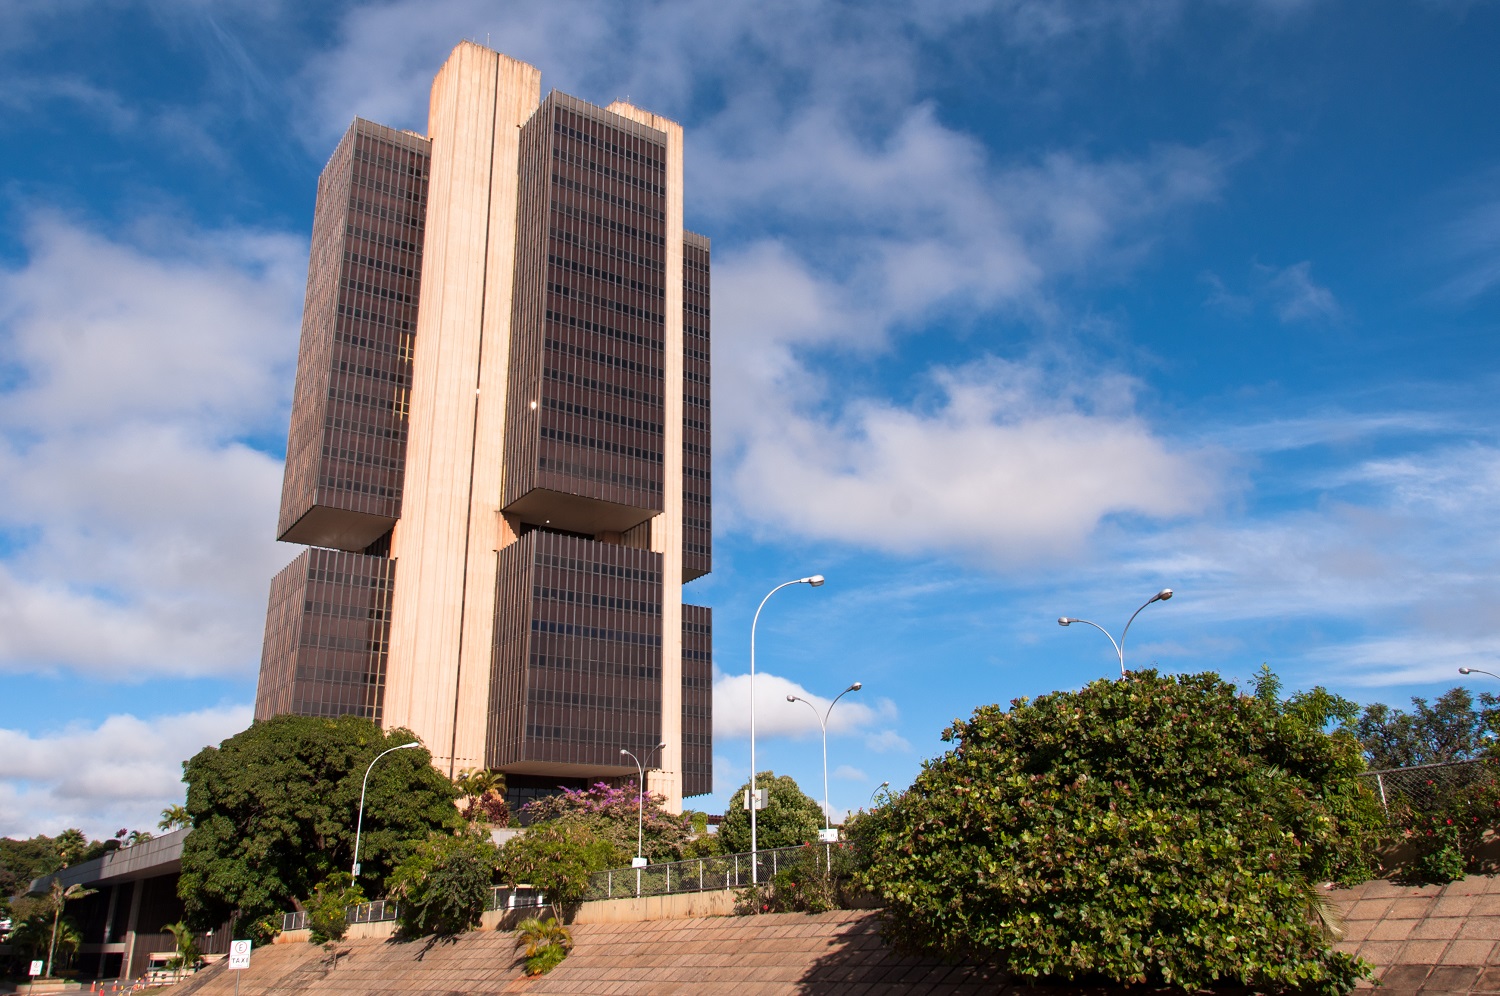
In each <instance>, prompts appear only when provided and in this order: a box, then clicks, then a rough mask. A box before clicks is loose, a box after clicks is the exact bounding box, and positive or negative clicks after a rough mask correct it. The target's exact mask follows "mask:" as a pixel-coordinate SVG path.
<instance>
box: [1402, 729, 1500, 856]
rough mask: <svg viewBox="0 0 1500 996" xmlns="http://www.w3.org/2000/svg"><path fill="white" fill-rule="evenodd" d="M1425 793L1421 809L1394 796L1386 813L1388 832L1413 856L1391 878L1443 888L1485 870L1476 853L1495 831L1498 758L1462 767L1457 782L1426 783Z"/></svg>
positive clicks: (1499, 811)
mask: <svg viewBox="0 0 1500 996" xmlns="http://www.w3.org/2000/svg"><path fill="white" fill-rule="evenodd" d="M1425 789H1426V792H1425V793H1422V795H1423V801H1422V802H1421V803H1417V802H1414V801H1413V800H1412V799H1411V798H1409V797H1407V796H1398V797H1397V798H1396V799H1395V800H1394V801H1393V803H1392V805H1391V807H1390V820H1391V824H1392V826H1393V827H1394V828H1395V829H1396V831H1397V832H1398V833H1399V835H1400V839H1401V840H1402V841H1404V842H1406V843H1407V844H1410V845H1412V846H1413V848H1414V850H1415V854H1414V855H1413V857H1412V858H1411V859H1410V860H1409V861H1407V862H1406V863H1405V864H1404V865H1402V866H1401V867H1399V868H1398V869H1396V876H1397V877H1398V878H1400V879H1402V880H1404V881H1410V882H1431V883H1434V884H1442V883H1445V882H1452V881H1455V880H1457V879H1460V878H1463V876H1464V873H1465V872H1466V871H1476V872H1477V871H1484V870H1486V869H1484V868H1483V867H1481V863H1480V859H1479V848H1480V845H1481V844H1482V843H1483V842H1484V839H1485V836H1486V834H1488V833H1490V832H1491V831H1494V830H1496V829H1497V828H1500V758H1494V757H1488V758H1485V759H1483V760H1480V761H1477V762H1475V764H1474V765H1473V766H1472V767H1468V766H1466V767H1465V769H1464V777H1462V778H1461V780H1458V781H1449V782H1442V783H1439V782H1438V781H1437V780H1436V779H1430V780H1428V782H1427V784H1426V786H1425Z"/></svg>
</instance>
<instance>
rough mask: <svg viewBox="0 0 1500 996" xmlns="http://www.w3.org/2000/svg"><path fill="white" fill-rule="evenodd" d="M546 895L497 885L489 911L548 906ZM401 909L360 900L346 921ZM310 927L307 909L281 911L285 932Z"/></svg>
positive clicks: (387, 916)
mask: <svg viewBox="0 0 1500 996" xmlns="http://www.w3.org/2000/svg"><path fill="white" fill-rule="evenodd" d="M546 904H547V900H546V897H545V896H543V895H542V894H541V893H540V892H538V891H537V890H536V889H534V888H532V887H531V886H529V885H518V886H516V887H515V888H514V889H512V888H510V887H508V886H503V885H497V886H495V887H493V888H492V889H490V898H489V900H488V901H487V902H486V903H485V904H484V908H485V911H486V912H489V911H490V910H520V909H530V908H532V907H535V906H545V905H546ZM400 914H401V910H400V907H398V906H397V905H396V903H395V901H394V900H391V899H377V900H375V901H374V902H373V903H360V904H359V905H358V906H351V907H349V908H348V909H347V910H346V911H345V912H344V922H345V923H384V922H385V921H387V920H394V919H396V918H397V917H398V916H400ZM306 926H307V911H306V910H296V911H295V912H292V913H283V914H281V929H282V932H283V933H284V932H286V931H288V930H302V929H304V928H305V927H306Z"/></svg>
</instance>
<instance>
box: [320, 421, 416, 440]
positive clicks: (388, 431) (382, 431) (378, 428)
mask: <svg viewBox="0 0 1500 996" xmlns="http://www.w3.org/2000/svg"><path fill="white" fill-rule="evenodd" d="M323 425H324V426H325V427H327V428H329V429H337V430H339V431H340V432H353V433H357V434H359V435H361V436H378V437H380V438H381V439H394V440H396V441H397V442H405V441H406V430H405V429H403V428H399V427H397V428H392V427H391V426H384V425H372V424H370V423H369V422H356V421H355V420H354V419H352V418H334V417H333V416H332V415H330V416H328V417H327V418H325V419H324V420H323Z"/></svg>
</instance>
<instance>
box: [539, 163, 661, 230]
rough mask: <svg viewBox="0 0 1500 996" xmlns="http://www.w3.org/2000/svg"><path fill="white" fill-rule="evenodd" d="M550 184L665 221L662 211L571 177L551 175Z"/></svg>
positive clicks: (633, 212)
mask: <svg viewBox="0 0 1500 996" xmlns="http://www.w3.org/2000/svg"><path fill="white" fill-rule="evenodd" d="M552 183H553V185H555V186H558V187H562V188H563V189H564V190H571V191H573V192H574V193H579V194H582V195H583V196H585V197H592V198H594V199H595V200H599V201H603V202H604V203H606V204H613V205H614V206H615V207H617V208H623V209H625V210H626V211H629V212H631V213H632V214H639V215H642V216H644V217H647V218H652V219H654V220H656V221H666V220H667V216H666V213H665V212H663V211H658V210H656V209H655V208H653V207H650V206H648V205H645V204H640V203H637V202H636V201H633V200H631V199H630V198H628V197H618V196H616V195H614V194H612V193H610V192H609V191H607V190H600V189H599V188H598V187H594V186H591V185H589V184H587V183H583V182H581V181H579V180H575V179H573V178H572V177H568V176H563V175H562V174H561V173H553V174H552Z"/></svg>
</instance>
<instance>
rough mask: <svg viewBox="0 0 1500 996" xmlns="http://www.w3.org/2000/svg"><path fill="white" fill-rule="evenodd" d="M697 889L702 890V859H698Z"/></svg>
mask: <svg viewBox="0 0 1500 996" xmlns="http://www.w3.org/2000/svg"><path fill="white" fill-rule="evenodd" d="M698 891H699V892H702V891H703V859H702V858H699V859H698Z"/></svg>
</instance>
